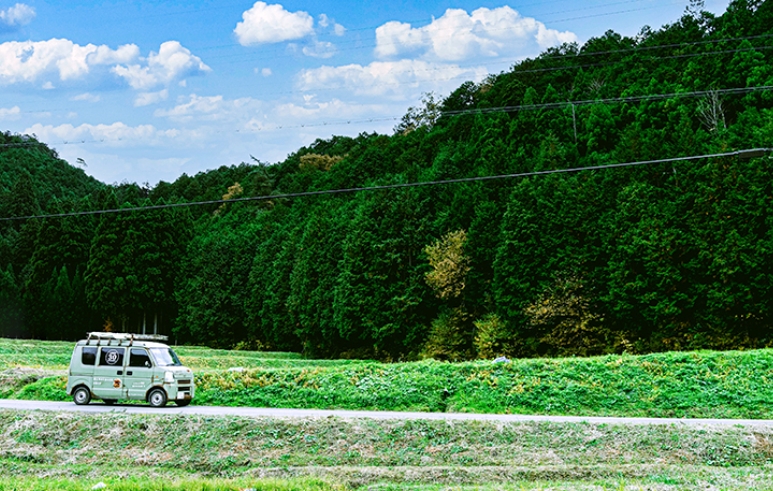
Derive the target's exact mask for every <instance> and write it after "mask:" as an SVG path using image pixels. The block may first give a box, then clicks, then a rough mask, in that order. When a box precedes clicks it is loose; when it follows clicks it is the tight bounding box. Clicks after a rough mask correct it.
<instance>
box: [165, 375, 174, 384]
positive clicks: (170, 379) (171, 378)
mask: <svg viewBox="0 0 773 491" xmlns="http://www.w3.org/2000/svg"><path fill="white" fill-rule="evenodd" d="M164 382H165V383H167V384H171V383H172V382H174V374H173V373H172V372H164Z"/></svg>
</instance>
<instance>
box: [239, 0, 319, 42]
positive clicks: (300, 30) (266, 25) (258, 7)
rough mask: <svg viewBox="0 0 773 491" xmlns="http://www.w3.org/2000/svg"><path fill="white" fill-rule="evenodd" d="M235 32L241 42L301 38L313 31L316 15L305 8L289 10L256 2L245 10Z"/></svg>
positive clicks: (276, 5)
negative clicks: (302, 9) (314, 16)
mask: <svg viewBox="0 0 773 491" xmlns="http://www.w3.org/2000/svg"><path fill="white" fill-rule="evenodd" d="M242 19H243V20H242V22H239V23H238V24H236V28H235V29H234V33H235V34H236V39H237V40H238V41H239V43H240V44H241V45H242V46H249V45H253V44H266V43H280V42H283V41H291V40H293V39H301V38H303V37H306V36H308V35H310V34H312V33H313V32H314V19H313V18H312V17H311V15H309V14H308V13H306V12H303V11H298V12H288V11H287V10H285V8H284V7H283V6H282V5H279V4H274V5H268V4H266V3H265V2H255V5H253V6H252V8H251V9H249V10H247V11H245V12H244V13H243V14H242Z"/></svg>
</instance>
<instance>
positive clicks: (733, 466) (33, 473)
mask: <svg viewBox="0 0 773 491" xmlns="http://www.w3.org/2000/svg"><path fill="white" fill-rule="evenodd" d="M71 350H72V343H56V342H40V341H16V340H0V396H2V397H6V398H27V399H35V398H39V399H49V400H64V399H69V398H68V397H67V396H66V394H64V392H63V388H64V383H65V376H64V373H65V371H66V368H67V364H68V363H69V357H70V353H71ZM176 350H177V352H178V353H179V354H180V356H181V358H182V359H183V361H184V362H185V363H186V364H187V365H188V366H190V367H191V368H193V369H194V370H195V371H196V374H197V384H198V392H197V398H196V400H195V401H194V403H196V404H230V405H253V406H274V407H306V408H346V409H390V410H395V409H397V410H400V409H405V410H421V411H470V412H473V411H477V412H489V413H492V412H501V413H507V412H512V413H517V412H519V413H532V414H574V415H612V416H702V417H731V418H733V417H735V418H770V417H772V416H773V409H771V407H769V406H770V404H769V402H768V401H771V400H773V389H771V388H770V387H769V385H770V384H769V380H772V379H773V351H771V350H759V351H748V352H697V353H665V354H655V355H647V356H606V357H598V358H586V359H582V358H570V359H553V360H550V359H537V360H515V361H513V362H512V363H507V364H493V363H491V362H485V361H481V362H474V363H460V364H450V363H441V362H435V361H424V362H418V363H396V364H382V363H376V362H370V361H330V360H321V361H320V360H306V359H303V358H301V357H300V356H299V355H297V354H292V353H256V352H242V351H239V352H231V351H223V350H211V349H207V348H196V347H179V348H176ZM234 367H241V368H243V370H241V371H232V370H229V368H234ZM0 438H1V439H2V440H0V491H2V490H19V491H21V490H48V489H50V490H54V489H57V490H60V489H61V490H65V491H75V490H78V491H80V490H91V489H93V488H94V486H96V485H98V484H100V483H103V484H104V485H105V486H104V487H103V488H100V489H105V490H108V491H110V490H123V491H137V490H146V489H147V490H159V491H160V490H175V491H176V490H202V491H204V490H246V489H256V490H257V489H262V490H267V491H280V490H282V491H283V490H314V491H316V490H320V491H322V490H345V489H369V490H370V489H372V490H406V489H410V490H417V491H418V490H420V491H441V490H443V491H445V490H449V489H454V490H456V489H459V490H465V491H466V490H473V489H474V490H481V491H489V490H490V491H493V490H507V491H509V490H549V489H550V490H593V491H601V490H615V491H633V490H652V491H655V490H658V491H660V490H695V491H697V490H706V489H711V490H720V489H726V490H747V489H750V490H767V489H773V428H770V429H764V430H759V429H748V428H744V427H731V428H712V427H704V428H692V427H690V428H688V427H685V426H683V425H670V426H610V425H593V424H565V423H562V424H558V423H518V424H515V423H513V424H509V423H508V424H503V423H494V422H461V421H457V422H444V421H370V420H342V419H337V418H321V419H300V420H296V419H270V418H259V419H249V418H233V417H219V418H213V417H202V416H193V415H192V416H163V415H150V416H148V415H142V416H140V415H134V416H131V415H120V414H102V415H98V414H95V415H89V414H86V415H84V414H69V413H68V414H51V413H44V412H23V411H0Z"/></svg>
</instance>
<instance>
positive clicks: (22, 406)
mask: <svg viewBox="0 0 773 491" xmlns="http://www.w3.org/2000/svg"><path fill="white" fill-rule="evenodd" d="M0 409H9V410H22V411H80V412H86V413H104V412H113V413H125V414H175V415H186V414H192V415H193V414H195V415H201V416H242V417H248V418H329V417H335V418H344V419H357V418H361V419H362V418H367V419H392V420H394V419H403V420H408V419H414V420H415V419H425V420H426V419H432V420H455V421H459V420H467V421H502V422H524V421H551V422H556V423H583V422H584V423H591V424H610V425H686V426H744V427H773V420H754V419H679V418H606V417H595V416H530V415H521V414H470V413H418V412H416V413H414V412H395V411H344V410H323V409H279V408H254V407H222V406H188V407H184V408H180V407H176V406H174V405H172V404H170V405H169V406H167V407H164V408H152V407H149V406H147V405H141V404H115V405H113V406H107V405H105V404H102V403H101V402H93V403H91V404H89V405H87V406H76V405H75V404H74V403H72V402H47V401H17V400H8V399H6V400H0Z"/></svg>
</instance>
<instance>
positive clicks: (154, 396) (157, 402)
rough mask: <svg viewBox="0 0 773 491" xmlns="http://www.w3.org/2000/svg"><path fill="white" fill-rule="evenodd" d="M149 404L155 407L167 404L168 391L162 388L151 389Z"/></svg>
mask: <svg viewBox="0 0 773 491" xmlns="http://www.w3.org/2000/svg"><path fill="white" fill-rule="evenodd" d="M148 404H150V405H151V406H153V407H164V406H166V392H164V391H163V390H162V389H153V390H151V391H150V394H148Z"/></svg>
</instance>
